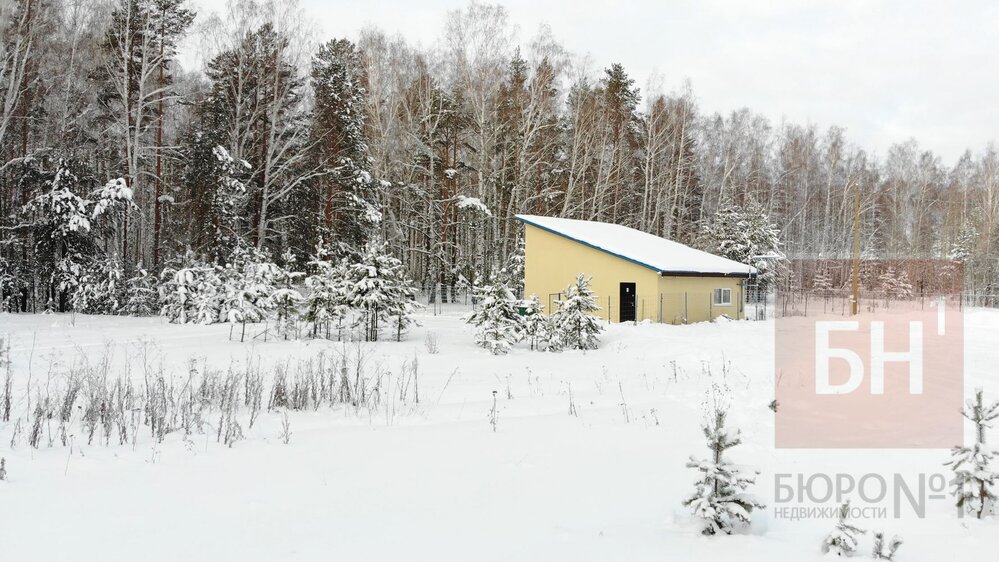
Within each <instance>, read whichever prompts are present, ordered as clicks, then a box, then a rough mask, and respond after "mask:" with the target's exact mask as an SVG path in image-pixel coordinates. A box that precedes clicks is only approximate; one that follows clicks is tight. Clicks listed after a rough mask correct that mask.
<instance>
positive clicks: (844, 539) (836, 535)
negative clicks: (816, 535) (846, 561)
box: [822, 502, 867, 557]
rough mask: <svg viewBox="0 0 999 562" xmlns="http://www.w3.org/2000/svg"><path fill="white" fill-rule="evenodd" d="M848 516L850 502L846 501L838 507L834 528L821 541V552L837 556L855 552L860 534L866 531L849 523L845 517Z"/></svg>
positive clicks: (850, 554) (851, 554)
mask: <svg viewBox="0 0 999 562" xmlns="http://www.w3.org/2000/svg"><path fill="white" fill-rule="evenodd" d="M849 517H850V502H846V503H844V504H843V505H841V506H840V508H839V521H838V522H837V523H836V528H835V529H833V531H832V532H831V533H829V534H828V535H827V536H826V538H825V539H824V540H823V541H822V552H823V553H829V552H832V553H834V554H836V555H837V556H846V557H850V556H853V555H854V554H856V553H857V546H858V545H859V543H860V535H864V534H866V533H867V531H865V530H863V529H861V528H859V527H856V526H854V525H852V524H850V523H849V522H848V521H847V519H849Z"/></svg>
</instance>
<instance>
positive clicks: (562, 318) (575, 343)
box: [548, 273, 603, 351]
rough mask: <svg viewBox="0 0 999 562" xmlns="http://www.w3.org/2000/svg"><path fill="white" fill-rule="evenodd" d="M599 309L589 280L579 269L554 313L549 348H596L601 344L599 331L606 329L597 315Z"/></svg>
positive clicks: (553, 349) (555, 349) (554, 349)
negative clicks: (573, 281)
mask: <svg viewBox="0 0 999 562" xmlns="http://www.w3.org/2000/svg"><path fill="white" fill-rule="evenodd" d="M599 310H600V307H599V306H597V299H596V297H595V296H594V294H593V291H592V290H591V289H590V280H589V279H587V278H586V276H585V275H583V274H582V273H580V274H579V276H578V277H576V282H575V283H573V284H571V285H569V287H568V288H567V289H566V290H565V298H563V299H562V300H560V301H558V310H557V311H555V313H554V314H552V316H551V330H550V331H549V340H548V349H549V350H552V351H561V350H563V349H596V348H597V346H598V345H599V344H600V340H599V339H597V335H598V334H599V333H600V332H601V331H603V326H601V325H600V322H599V320H598V319H597V317H596V316H594V313H595V312H597V311H599Z"/></svg>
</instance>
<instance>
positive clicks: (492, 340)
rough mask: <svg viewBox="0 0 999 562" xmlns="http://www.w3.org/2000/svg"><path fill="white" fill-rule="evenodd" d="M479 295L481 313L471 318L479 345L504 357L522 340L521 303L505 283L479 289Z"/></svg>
mask: <svg viewBox="0 0 999 562" xmlns="http://www.w3.org/2000/svg"><path fill="white" fill-rule="evenodd" d="M476 295H477V297H478V299H479V303H480V304H479V309H478V310H477V311H475V312H473V313H472V314H470V315H469V316H468V323H469V324H472V325H474V326H475V327H476V330H475V343H476V345H478V346H480V347H483V348H485V349H488V350H489V351H490V352H491V353H492V354H493V355H504V354H506V353H507V352H508V351H510V347H511V346H513V344H515V343H517V342H518V341H520V338H521V330H522V317H521V316H520V313H519V312H518V310H517V305H518V304H519V301H518V300H517V299H515V298H514V296H513V292H512V291H511V290H510V287H509V286H507V284H506V283H504V282H502V281H497V282H496V283H493V284H492V285H487V286H485V287H478V288H476Z"/></svg>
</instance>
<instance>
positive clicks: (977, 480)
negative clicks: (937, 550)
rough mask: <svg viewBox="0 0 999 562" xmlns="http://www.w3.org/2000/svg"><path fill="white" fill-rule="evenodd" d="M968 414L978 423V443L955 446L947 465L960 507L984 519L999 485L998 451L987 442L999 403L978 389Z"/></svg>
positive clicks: (966, 414)
mask: <svg viewBox="0 0 999 562" xmlns="http://www.w3.org/2000/svg"><path fill="white" fill-rule="evenodd" d="M964 417H966V418H968V419H969V420H971V423H973V424H975V444H974V445H972V446H971V447H964V446H961V447H954V448H953V449H951V460H950V461H948V462H947V463H945V464H946V465H947V466H950V467H951V470H953V471H954V479H953V480H952V481H951V487H952V491H951V493H952V494H953V495H954V497H955V498H956V499H957V507H958V509H959V510H961V512H962V513H972V514H974V515H975V517H977V518H979V519H981V518H983V517H985V516H986V515H988V514H989V513H990V512H992V510H993V506H994V504H995V501H996V493H997V489H996V487H997V485H999V473H997V472H996V470H995V469H994V468H993V467H992V461H993V460H994V459H995V457H996V450H995V449H994V448H992V447H989V446H988V445H986V444H985V430H986V429H989V428H991V427H992V422H994V421H995V420H996V419H999V402H993V403H992V404H985V402H984V398H983V396H982V390H981V389H978V390H977V391H976V392H975V398H974V399H973V400H968V401H967V405H966V407H965V410H964Z"/></svg>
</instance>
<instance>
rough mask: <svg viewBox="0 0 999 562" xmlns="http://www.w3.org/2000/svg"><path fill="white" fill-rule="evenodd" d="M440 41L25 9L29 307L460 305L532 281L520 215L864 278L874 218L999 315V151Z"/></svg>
mask: <svg viewBox="0 0 999 562" xmlns="http://www.w3.org/2000/svg"><path fill="white" fill-rule="evenodd" d="M441 29H442V31H441V34H440V36H439V39H438V41H437V42H436V43H435V44H434V45H432V46H430V47H426V48H424V47H417V46H415V45H413V44H410V43H408V42H407V41H406V40H404V39H402V38H399V37H394V36H390V35H388V34H386V33H385V32H383V31H381V30H379V29H378V28H375V27H372V28H366V29H362V30H358V33H357V34H356V36H353V37H343V38H334V39H330V38H322V37H317V36H316V35H317V34H316V32H315V31H314V29H312V27H311V24H310V23H309V19H308V17H307V14H305V13H304V12H303V11H302V10H301V9H300V8H299V7H298V6H297V5H296V4H295V3H293V2H285V1H281V0H233V1H232V2H230V3H229V4H228V5H227V6H226V7H225V8H224V9H223V10H222V11H221V12H220V13H216V14H196V13H195V12H194V10H193V7H192V6H190V5H188V4H187V3H185V2H184V0H85V1H74V0H0V298H2V308H3V309H4V310H8V311H11V312H17V311H31V312H41V311H66V310H78V311H82V312H92V313H132V314H145V313H159V312H163V313H165V314H167V315H184V314H186V312H185V310H184V309H183V307H182V308H181V309H179V310H177V309H174V311H173V312H172V313H171V312H170V310H171V309H170V306H171V304H170V303H169V302H160V297H161V296H162V295H163V294H164V292H163V291H161V290H160V291H157V290H158V289H161V288H162V286H163V285H168V284H170V283H174V284H176V283H178V282H185V279H186V280H187V281H190V282H191V283H195V282H196V280H194V279H191V278H189V277H188V275H189V274H190V275H193V274H194V273H197V272H200V273H199V275H203V276H209V277H210V276H211V275H215V274H216V273H218V272H224V271H226V270H228V271H239V272H243V273H244V274H246V275H244V276H243V277H244V279H243V280H242V281H240V282H242V283H251V282H252V281H247V280H246V279H245V278H246V277H252V275H259V276H266V277H267V279H268V282H269V283H272V284H275V285H278V286H284V287H291V286H292V285H295V284H297V283H300V282H301V279H300V278H299V275H298V273H296V272H305V273H307V274H309V275H311V276H313V277H315V276H316V272H317V271H320V270H322V269H323V268H326V269H330V268H345V269H351V268H355V269H357V268H356V267H355V266H359V267H360V269H358V270H359V271H361V274H362V277H363V274H364V271H367V270H366V269H364V267H365V266H364V264H368V265H370V266H371V267H375V268H383V269H384V270H385V271H390V272H391V275H390V280H391V279H394V280H396V281H397V282H396V285H393V287H394V288H393V289H392V290H395V291H397V292H399V294H402V295H404V296H406V295H411V294H412V291H413V290H414V289H418V290H422V291H424V292H426V293H430V294H431V295H433V296H432V297H431V298H434V299H440V300H441V301H445V302H446V301H448V300H449V299H453V298H454V294H455V292H456V290H457V289H458V288H459V287H467V286H469V285H472V284H481V283H484V282H486V281H489V280H492V279H494V278H495V277H496V275H497V273H498V272H499V271H501V270H502V269H503V268H504V267H506V266H507V265H508V264H511V263H516V262H517V253H518V252H519V251H520V240H519V237H520V233H521V230H520V227H519V226H518V224H517V222H516V221H515V220H514V219H513V215H514V214H516V213H532V214H539V215H551V216H561V217H569V218H578V219H586V220H600V221H608V222H615V223H620V224H623V225H626V226H630V227H634V228H637V229H641V230H644V231H647V232H651V233H654V234H656V235H659V236H663V237H666V238H670V239H674V240H677V241H680V242H683V243H687V244H692V245H695V246H699V247H702V248H704V249H708V250H712V249H714V248H715V247H716V246H717V244H716V241H711V240H706V238H710V236H707V237H706V236H705V233H711V232H724V231H730V230H731V229H732V228H733V226H735V227H738V225H741V224H749V223H753V222H754V221H755V222H757V223H761V224H764V225H769V224H774V225H777V227H778V229H779V238H780V246H781V247H782V249H783V252H784V253H785V254H786V255H787V256H789V257H799V258H816V257H824V258H844V257H848V256H849V255H850V251H851V248H852V232H853V226H852V225H853V217H854V204H855V203H854V202H855V199H856V198H857V197H859V201H860V216H861V232H862V237H861V239H862V245H863V251H864V254H865V256H870V257H876V258H881V259H903V258H904V259H913V258H918V259H934V258H936V259H951V260H955V261H960V262H962V263H963V264H964V268H965V285H966V290H968V291H973V292H979V293H989V292H993V293H994V292H996V291H999V287H997V286H996V285H997V283H999V261H997V259H996V256H997V254H999V252H997V251H996V248H997V246H999V151H997V147H996V146H993V145H989V146H984V147H971V148H970V149H969V150H968V151H967V152H966V153H965V154H964V155H963V156H962V157H961V158H960V159H959V160H958V161H957V162H954V163H947V162H943V161H942V160H941V158H940V157H938V156H936V155H934V154H933V153H932V152H931V151H928V150H924V149H922V148H920V145H919V143H918V140H905V139H899V141H900V142H899V143H898V144H896V145H895V146H893V147H891V149H890V150H888V151H887V153H886V154H875V153H873V152H871V151H869V150H867V149H865V147H862V146H857V145H856V144H854V143H853V142H851V140H850V138H849V135H848V132H847V131H845V130H844V129H842V128H839V127H835V126H833V127H829V128H828V129H820V128H818V127H817V126H814V125H811V124H807V123H785V122H781V123H775V122H772V121H770V120H768V119H767V118H765V117H763V116H761V115H759V114H756V113H754V112H753V111H752V109H740V110H738V111H734V112H732V113H729V114H725V115H721V114H707V113H705V112H703V111H700V110H699V109H698V104H697V96H696V92H695V91H694V90H693V89H692V87H689V86H688V87H684V88H682V89H680V90H678V91H659V89H657V87H656V86H641V87H640V85H639V84H638V83H637V81H636V79H635V77H633V76H631V75H629V73H628V70H627V67H626V63H627V61H621V63H613V64H609V65H607V66H606V67H603V68H601V67H600V66H595V65H594V64H593V63H592V60H593V57H596V58H597V59H599V57H600V53H593V54H592V55H589V56H587V55H584V54H582V53H572V52H568V51H567V50H566V49H565V48H563V47H562V46H561V45H560V44H559V41H558V38H557V31H554V30H552V29H549V28H547V27H542V28H541V29H539V30H536V31H532V32H531V33H527V34H523V33H520V32H518V31H517V28H516V26H515V22H512V21H511V19H510V17H509V15H508V13H507V12H506V11H505V10H504V8H503V7H502V6H500V5H487V4H478V3H472V4H469V5H468V6H466V7H465V8H463V9H460V10H456V11H453V12H450V13H447V14H446V16H444V17H443V21H442V25H441ZM190 44H194V45H197V46H198V51H199V53H201V54H202V58H203V61H204V63H203V66H197V67H192V68H186V67H184V66H183V65H182V64H181V62H180V61H181V60H182V57H181V56H180V55H181V54H182V48H183V46H184V45H190ZM670 79H671V80H676V81H679V80H682V77H670ZM652 82H653V84H654V83H655V81H652ZM720 222H725V223H726V224H719V223H720ZM181 272H186V273H181ZM213 272H215V273H213ZM247 272H254V273H253V274H252V275H251V274H248V273H247ZM218 275H220V276H221V277H223V278H224V279H230V278H238V277H239V276H238V275H235V276H225V275H223V274H221V273H218ZM344 275H346V274H344ZM224 279H223V280H222V281H218V282H219V283H222V284H224V283H225V280H224ZM403 280H405V282H403ZM202 281H203V279H202ZM393 282H395V281H393ZM311 289H312V290H313V291H315V290H316V287H311ZM319 289H322V287H319ZM330 290H334V289H330ZM176 292H177V291H176V288H175V290H174V293H175V294H176ZM359 298H361V297H359ZM240 310H241V311H240V313H239V314H241V315H242V317H241V319H242V321H244V322H245V321H246V320H247V318H248V317H249V318H250V321H252V316H253V313H254V311H253V310H249V309H247V307H243V308H242V309H240ZM324 313H325V312H324ZM221 320H223V321H224V320H225V319H224V318H223V319H221ZM229 320H230V321H232V318H229Z"/></svg>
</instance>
